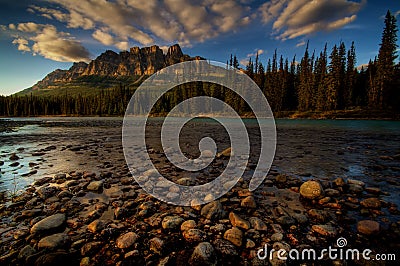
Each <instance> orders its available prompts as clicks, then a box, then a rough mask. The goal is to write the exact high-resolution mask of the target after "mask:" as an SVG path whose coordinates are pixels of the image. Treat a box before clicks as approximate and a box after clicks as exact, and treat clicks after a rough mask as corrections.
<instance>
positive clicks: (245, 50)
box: [0, 0, 400, 95]
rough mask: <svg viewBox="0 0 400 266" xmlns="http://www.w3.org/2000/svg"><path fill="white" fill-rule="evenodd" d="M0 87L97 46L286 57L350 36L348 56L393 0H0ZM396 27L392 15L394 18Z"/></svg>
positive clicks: (368, 45)
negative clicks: (159, 48) (177, 46)
mask: <svg viewBox="0 0 400 266" xmlns="http://www.w3.org/2000/svg"><path fill="white" fill-rule="evenodd" d="M0 6H1V10H0V95H10V94H12V93H15V92H18V91H20V90H23V89H25V88H28V87H30V86H32V85H34V84H35V83H36V82H37V81H39V80H41V79H43V78H44V77H45V76H46V75H47V74H48V73H50V72H51V71H53V70H55V69H57V68H60V69H68V68H69V67H71V65H72V62H78V61H85V62H90V60H93V59H94V58H96V57H97V56H98V55H100V54H101V53H102V52H104V51H105V50H113V51H116V52H118V51H123V50H129V48H130V47H133V46H139V47H144V46H151V45H154V44H156V45H159V46H160V47H162V48H163V49H165V48H166V47H168V46H170V45H172V44H175V43H179V44H180V46H181V47H182V50H183V52H184V53H186V54H189V55H191V56H196V55H199V56H202V57H205V58H207V59H210V60H214V61H220V62H226V60H227V59H229V57H230V54H234V55H236V56H237V58H238V59H239V61H240V62H241V63H242V65H241V66H242V67H244V65H245V64H246V62H247V61H248V59H249V57H252V58H253V59H254V56H255V54H256V53H257V52H258V54H259V58H260V60H261V62H262V63H263V64H266V62H267V60H268V58H271V57H272V55H273V53H274V51H275V49H276V50H277V53H278V55H280V54H282V55H283V56H284V57H288V58H289V60H291V59H292V58H293V56H294V55H296V56H297V58H301V56H302V55H303V54H304V50H305V45H306V43H307V42H309V49H310V51H311V52H312V51H313V50H315V51H316V53H318V54H319V52H320V51H321V50H323V48H324V45H325V43H327V44H328V49H331V48H332V47H333V45H335V44H338V43H340V42H341V41H342V42H344V43H345V45H346V47H347V48H350V45H351V42H352V41H354V42H355V47H356V54H357V64H358V65H363V64H367V63H368V61H369V60H370V59H373V58H374V57H375V56H376V55H377V54H378V50H379V44H380V41H381V36H382V30H383V26H384V16H385V14H386V12H387V10H390V11H391V12H392V14H394V15H396V17H397V20H398V21H399V20H400V1H398V0H358V1H355V0H354V1H347V0H270V1H259V0H236V1H235V0H191V1H185V0H108V1H107V0H29V1H28V0H18V1H16V0H14V1H8V0H0ZM398 25H399V23H398Z"/></svg>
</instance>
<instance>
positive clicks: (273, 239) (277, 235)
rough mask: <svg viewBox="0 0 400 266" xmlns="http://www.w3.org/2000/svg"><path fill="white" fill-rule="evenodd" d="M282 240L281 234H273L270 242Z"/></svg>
mask: <svg viewBox="0 0 400 266" xmlns="http://www.w3.org/2000/svg"><path fill="white" fill-rule="evenodd" d="M282 239H283V234H282V233H275V234H273V235H272V236H271V241H273V242H280V241H282Z"/></svg>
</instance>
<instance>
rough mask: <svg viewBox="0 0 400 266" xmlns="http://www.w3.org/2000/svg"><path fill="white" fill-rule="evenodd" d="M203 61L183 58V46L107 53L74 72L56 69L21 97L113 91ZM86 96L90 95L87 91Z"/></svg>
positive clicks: (197, 57)
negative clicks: (167, 69)
mask: <svg viewBox="0 0 400 266" xmlns="http://www.w3.org/2000/svg"><path fill="white" fill-rule="evenodd" d="M200 59H203V58H201V57H199V56H195V57H190V56H189V55H186V54H183V52H182V50H181V47H180V46H179V44H175V45H172V46H170V47H169V48H168V51H167V53H166V54H164V52H163V50H162V49H161V48H160V47H158V46H157V45H153V46H150V47H143V48H139V47H132V48H130V50H129V51H122V52H120V53H116V52H114V51H111V50H107V51H105V52H104V53H102V54H101V55H99V56H98V57H97V58H96V59H94V60H92V61H91V62H90V63H89V64H87V63H85V62H77V63H73V65H72V66H71V68H70V69H68V70H61V69H56V70H54V71H53V72H51V73H49V74H48V75H47V76H46V77H45V78H44V79H42V80H41V81H39V82H37V83H36V84H35V85H33V86H32V87H30V88H28V89H26V90H23V91H22V92H20V93H18V94H19V95H21V94H28V93H31V92H32V93H34V94H44V95H46V94H54V93H56V94H57V92H58V93H62V92H61V91H60V90H61V89H62V90H63V91H65V90H64V89H69V90H70V93H71V92H73V91H74V90H75V91H76V90H78V91H79V92H82V91H83V90H88V89H90V88H110V87H112V86H115V85H116V84H118V83H124V84H128V85H129V84H135V81H137V82H139V81H141V80H143V78H144V77H145V76H149V75H152V74H154V73H155V72H157V71H158V70H160V69H162V68H164V67H166V66H170V65H173V64H176V63H179V62H184V61H189V60H200ZM85 93H88V92H87V91H86V92H85Z"/></svg>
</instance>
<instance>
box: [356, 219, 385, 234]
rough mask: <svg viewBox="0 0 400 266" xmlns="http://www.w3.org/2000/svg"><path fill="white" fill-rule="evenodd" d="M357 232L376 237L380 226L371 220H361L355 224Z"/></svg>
mask: <svg viewBox="0 0 400 266" xmlns="http://www.w3.org/2000/svg"><path fill="white" fill-rule="evenodd" d="M357 230H358V232H359V233H361V234H364V235H376V234H378V233H379V231H380V224H379V223H378V222H376V221H372V220H362V221H359V222H358V223H357Z"/></svg>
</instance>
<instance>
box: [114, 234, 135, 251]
mask: <svg viewBox="0 0 400 266" xmlns="http://www.w3.org/2000/svg"><path fill="white" fill-rule="evenodd" d="M137 239H138V235H137V234H135V233H134V232H128V233H126V234H123V235H121V236H119V237H118V238H117V240H116V241H115V243H116V245H117V247H118V248H121V249H123V248H129V247H131V246H132V245H133V244H134V243H135V242H136V240H137Z"/></svg>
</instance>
